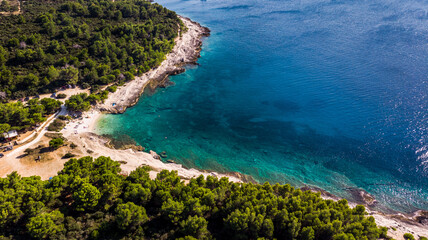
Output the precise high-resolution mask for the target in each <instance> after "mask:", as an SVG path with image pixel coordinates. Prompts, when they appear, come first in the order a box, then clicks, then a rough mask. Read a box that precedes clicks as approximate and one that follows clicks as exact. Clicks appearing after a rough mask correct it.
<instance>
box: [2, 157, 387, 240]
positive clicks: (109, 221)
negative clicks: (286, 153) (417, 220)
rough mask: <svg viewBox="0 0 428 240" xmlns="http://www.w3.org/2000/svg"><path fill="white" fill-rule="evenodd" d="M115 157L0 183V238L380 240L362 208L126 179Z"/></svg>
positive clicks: (233, 187) (236, 186)
mask: <svg viewBox="0 0 428 240" xmlns="http://www.w3.org/2000/svg"><path fill="white" fill-rule="evenodd" d="M120 173H121V169H120V164H119V163H118V162H115V161H112V160H111V159H110V158H106V157H99V158H97V159H95V161H93V159H92V158H91V157H84V158H80V159H71V160H69V161H68V162H66V163H65V165H64V169H63V170H61V171H60V172H59V173H58V176H55V177H53V178H52V179H51V180H48V181H42V180H40V177H20V176H19V175H18V174H17V173H12V174H10V175H9V176H8V177H7V178H3V179H0V236H1V235H3V236H4V237H6V239H7V238H10V239H15V238H19V239H30V238H35V239H42V238H50V239H82V238H83V239H87V238H89V239H142V238H143V237H144V238H149V239H150V238H151V239H161V238H162V239H174V238H186V239H195V238H197V239H212V238H216V239H257V238H265V239H273V238H277V239H377V238H379V237H384V236H385V233H386V229H385V228H378V227H377V226H376V224H375V222H374V218H373V217H367V216H366V212H365V209H364V207H363V206H357V207H356V208H354V209H351V208H349V206H348V204H347V201H346V200H340V201H338V202H334V201H332V200H323V199H322V198H320V195H319V193H312V192H310V191H306V192H302V191H301V190H299V189H294V188H293V187H291V186H289V185H279V184H276V185H270V184H268V183H265V184H263V185H257V184H251V183H245V184H241V183H232V182H229V181H228V179H227V178H221V179H217V178H215V177H212V176H209V177H207V178H206V179H204V177H202V176H200V177H198V178H196V179H191V180H190V182H189V183H188V184H184V182H183V181H182V180H181V179H180V178H179V177H178V176H177V173H176V172H168V171H162V172H161V173H160V174H158V176H157V178H156V179H155V180H151V179H150V178H149V174H148V168H146V167H140V168H138V169H136V170H134V171H133V172H131V173H130V174H129V175H128V176H124V175H123V174H120Z"/></svg>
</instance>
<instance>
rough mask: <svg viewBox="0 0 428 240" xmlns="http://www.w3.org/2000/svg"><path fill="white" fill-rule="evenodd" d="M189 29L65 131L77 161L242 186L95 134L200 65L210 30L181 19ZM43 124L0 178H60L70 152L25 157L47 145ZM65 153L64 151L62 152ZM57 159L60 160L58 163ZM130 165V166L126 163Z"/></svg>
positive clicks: (8, 160) (1, 171)
mask: <svg viewBox="0 0 428 240" xmlns="http://www.w3.org/2000/svg"><path fill="white" fill-rule="evenodd" d="M180 18H181V20H182V21H183V22H184V24H185V25H186V27H187V29H188V30H187V31H186V32H185V33H182V34H181V36H180V37H178V38H177V39H176V40H175V42H176V44H175V46H174V48H173V50H172V51H171V53H169V54H168V55H167V57H166V60H164V61H163V62H162V63H161V65H160V66H159V67H157V68H155V69H152V70H150V71H149V72H147V73H145V74H144V75H143V76H141V77H136V78H135V79H134V80H132V81H130V82H128V83H126V84H124V85H123V86H121V87H118V89H117V91H116V92H115V93H111V94H110V95H109V98H108V99H107V100H106V101H105V102H104V103H102V104H98V105H97V106H95V107H93V109H92V110H90V111H88V112H86V113H84V114H83V117H82V118H81V119H80V120H79V119H74V120H71V121H69V122H68V124H67V125H66V126H65V127H64V129H63V130H61V134H63V136H64V137H65V138H66V139H67V141H68V142H70V143H74V144H76V145H77V148H75V149H74V150H73V153H74V154H75V155H76V157H82V156H93V157H99V156H108V157H111V158H112V159H114V160H116V161H121V162H122V169H123V171H124V172H125V173H129V172H131V171H132V170H134V169H135V168H137V167H138V166H141V165H146V166H150V167H152V168H153V171H152V172H151V176H152V177H153V178H154V177H155V176H156V174H157V173H158V172H160V171H161V170H163V169H166V170H175V171H177V172H178V174H179V176H181V177H183V178H184V179H189V178H192V177H196V176H199V175H201V174H202V175H204V176H208V175H211V176H217V177H229V180H231V181H234V182H241V181H242V180H241V179H240V178H239V176H234V175H227V174H218V173H215V172H207V171H200V170H196V169H186V168H184V167H183V166H182V165H180V164H175V163H164V162H162V161H161V160H159V156H158V155H157V154H156V153H154V152H152V151H151V153H147V152H142V151H135V150H133V149H127V150H116V149H112V148H109V147H107V146H106V143H108V141H109V140H108V139H106V138H103V137H100V136H97V135H96V134H95V133H94V132H95V131H94V129H95V127H96V123H97V120H98V119H99V117H100V116H101V114H102V112H103V113H105V112H107V113H122V112H124V111H125V110H126V108H128V107H130V106H133V105H134V104H136V103H137V102H138V99H139V97H140V96H141V94H142V92H143V90H144V87H145V86H146V85H147V84H148V83H149V82H150V81H151V80H154V79H158V78H165V77H167V76H168V75H170V74H176V73H179V72H183V71H184V68H183V66H184V65H186V64H196V60H197V59H198V57H199V52H200V50H201V45H202V40H201V38H202V37H204V36H207V35H208V34H209V29H208V28H205V27H202V26H201V25H200V24H198V23H196V22H193V21H191V20H190V19H188V18H184V17H180ZM68 91H69V92H67V97H69V96H70V95H71V93H74V92H71V91H76V92H75V94H78V93H81V92H85V90H79V89H76V90H74V89H73V90H68ZM49 96H50V94H46V96H45V95H43V96H42V97H49ZM65 114H66V112H64V111H61V113H60V114H59V115H65ZM54 118H56V116H55V117H54V116H51V117H50V118H49V123H50V122H51V121H53V120H54ZM47 125H48V124H43V126H41V127H40V128H39V129H38V130H37V131H35V132H38V134H37V137H36V139H34V140H33V141H31V142H29V143H27V144H25V145H23V146H20V147H18V148H16V149H15V150H13V151H12V152H9V153H8V154H7V155H6V157H5V159H4V160H3V161H2V164H1V165H0V176H1V177H5V176H6V175H7V174H9V173H11V172H12V171H17V172H18V173H19V174H21V175H22V176H32V175H38V176H41V178H42V179H48V178H49V177H52V176H54V175H56V174H57V172H58V171H59V170H61V169H62V167H63V166H64V163H65V162H66V159H61V157H62V156H63V155H64V153H65V152H66V151H69V150H70V149H67V150H64V149H63V151H59V152H58V153H56V154H55V152H57V151H58V150H57V151H55V152H54V153H52V154H51V155H52V159H53V160H51V161H39V162H36V161H30V160H29V159H26V157H25V152H24V151H25V149H27V148H36V147H37V146H40V145H43V144H44V145H46V144H47V142H48V140H49V139H48V138H46V137H44V134H45V133H46V132H47V130H46V126H47ZM59 150H61V148H60V149H59ZM55 157H56V159H55ZM125 162H126V163H125Z"/></svg>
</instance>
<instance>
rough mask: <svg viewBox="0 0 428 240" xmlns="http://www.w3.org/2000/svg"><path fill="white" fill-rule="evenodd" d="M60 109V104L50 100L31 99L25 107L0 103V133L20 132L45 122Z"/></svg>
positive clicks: (18, 103)
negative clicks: (47, 116)
mask: <svg viewBox="0 0 428 240" xmlns="http://www.w3.org/2000/svg"><path fill="white" fill-rule="evenodd" d="M60 107H61V102H60V101H58V100H55V99H52V98H44V99H42V100H38V99H31V100H29V101H28V102H27V103H26V104H25V105H24V104H23V103H21V102H15V103H13V102H12V103H1V102H0V133H3V132H7V131H9V130H11V129H12V130H21V129H25V128H28V127H30V126H33V125H34V124H37V123H41V122H43V121H45V120H46V118H45V115H47V114H52V113H54V112H55V111H57V110H58V109H59V108H60Z"/></svg>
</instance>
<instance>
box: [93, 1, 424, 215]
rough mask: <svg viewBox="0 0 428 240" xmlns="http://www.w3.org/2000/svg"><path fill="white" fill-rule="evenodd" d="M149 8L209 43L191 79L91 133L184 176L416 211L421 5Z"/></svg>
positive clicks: (189, 4)
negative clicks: (149, 154)
mask: <svg viewBox="0 0 428 240" xmlns="http://www.w3.org/2000/svg"><path fill="white" fill-rule="evenodd" d="M157 2H159V3H160V4H162V5H164V6H166V7H168V8H170V9H172V10H175V11H177V12H178V13H179V14H181V15H184V16H188V17H190V18H192V19H193V20H195V21H198V22H200V23H202V24H203V25H205V26H208V27H209V28H210V29H211V30H212V36H211V37H209V38H207V39H205V40H204V45H203V51H202V53H201V55H202V57H201V58H200V59H199V63H200V66H198V67H190V68H189V69H188V70H187V71H186V72H185V73H184V74H181V75H178V76H174V77H171V80H172V81H173V82H175V83H176V84H175V85H174V86H171V87H169V88H166V89H158V90H157V91H156V93H154V94H146V95H145V96H144V97H143V98H142V99H141V100H140V101H139V103H138V104H137V105H136V106H135V107H133V108H131V109H128V110H127V111H126V112H125V113H124V114H122V115H106V116H104V117H103V118H102V119H101V120H100V122H99V125H98V126H99V129H98V132H99V133H101V134H112V135H114V136H116V137H117V138H121V137H124V136H126V135H128V136H130V137H131V138H133V139H135V140H136V141H137V142H138V143H139V144H140V145H142V146H144V147H146V148H147V149H153V150H155V151H156V152H162V151H166V152H167V154H168V158H169V159H174V160H175V161H177V162H179V163H182V164H184V165H185V166H187V167H197V168H201V169H211V170H217V171H222V172H228V171H239V172H241V173H245V174H249V175H251V176H253V177H254V178H255V179H256V180H258V181H270V182H280V183H291V184H293V185H296V186H304V185H311V186H317V187H320V188H323V189H325V190H327V191H330V192H332V193H333V194H336V195H339V196H341V197H347V198H352V195H351V193H350V191H349V188H359V189H364V190H366V191H367V192H369V193H370V194H372V195H374V196H375V197H376V199H377V200H378V201H379V203H380V204H379V205H378V208H381V209H383V208H390V209H393V210H398V211H403V212H410V211H413V210H415V209H425V210H428V200H427V199H428V109H427V107H428V80H427V77H428V65H427V64H428V41H427V39H428V12H427V10H428V2H426V1H417V0H401V1H398V0H376V1H348V0H342V1H340V0H338V1H327V0H311V1H296V0H289V1H282V0H257V1H255V0H254V1H253V0H240V1H235V0H206V1H199V0H158V1H157Z"/></svg>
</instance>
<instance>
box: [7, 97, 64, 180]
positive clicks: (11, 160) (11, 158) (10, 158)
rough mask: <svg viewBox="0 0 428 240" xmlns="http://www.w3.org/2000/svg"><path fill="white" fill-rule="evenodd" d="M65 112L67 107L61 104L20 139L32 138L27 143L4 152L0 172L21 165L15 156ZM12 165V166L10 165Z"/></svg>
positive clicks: (34, 142)
mask: <svg viewBox="0 0 428 240" xmlns="http://www.w3.org/2000/svg"><path fill="white" fill-rule="evenodd" d="M66 114H67V108H66V107H65V106H64V105H62V106H61V110H60V111H59V112H57V113H55V114H54V115H52V116H50V117H49V118H48V119H47V120H46V121H45V122H44V123H43V124H42V125H41V126H40V127H38V128H37V129H36V130H35V131H34V132H33V133H32V134H30V135H29V136H27V137H26V138H24V139H23V140H21V142H24V143H25V142H26V141H28V140H30V139H31V138H34V136H36V137H35V138H34V139H33V140H31V141H30V142H28V143H25V144H24V145H22V146H19V147H17V148H15V149H13V150H11V151H9V152H6V154H5V156H4V157H3V159H0V162H1V165H0V172H2V173H4V172H7V173H10V172H12V169H17V168H19V167H18V165H21V163H20V161H17V157H18V156H20V155H23V154H24V151H25V149H27V148H30V147H32V146H33V145H35V144H37V143H39V141H40V139H42V137H43V136H44V135H45V133H46V132H48V126H49V124H51V123H52V122H53V121H54V120H55V119H57V118H58V116H60V115H66ZM12 166H13V167H12Z"/></svg>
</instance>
